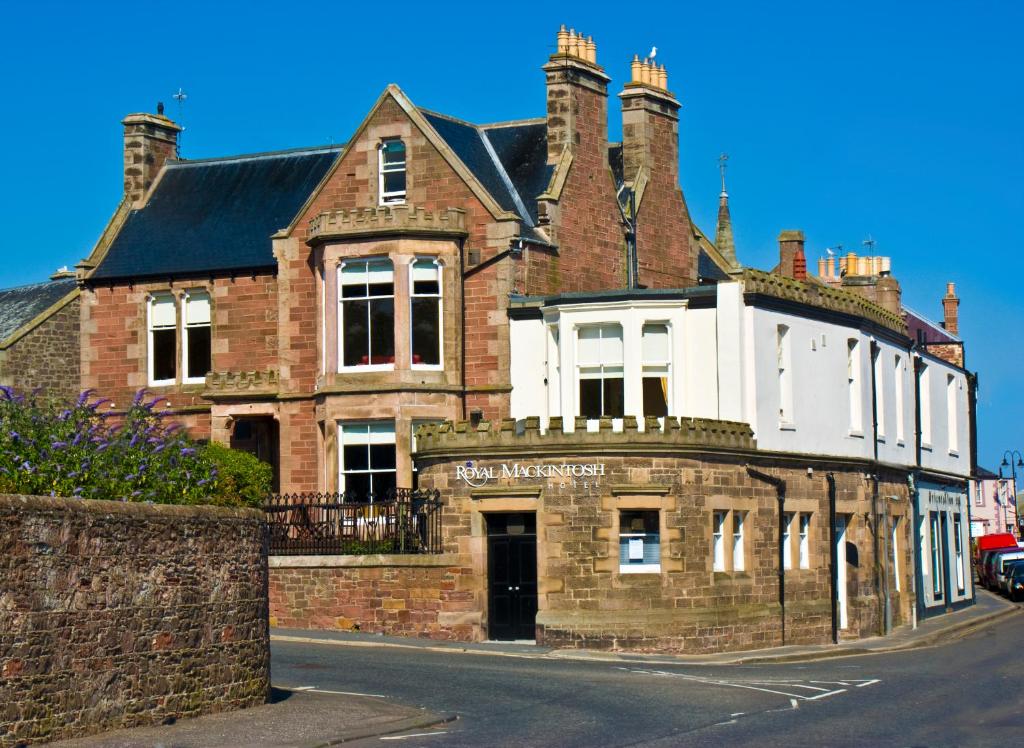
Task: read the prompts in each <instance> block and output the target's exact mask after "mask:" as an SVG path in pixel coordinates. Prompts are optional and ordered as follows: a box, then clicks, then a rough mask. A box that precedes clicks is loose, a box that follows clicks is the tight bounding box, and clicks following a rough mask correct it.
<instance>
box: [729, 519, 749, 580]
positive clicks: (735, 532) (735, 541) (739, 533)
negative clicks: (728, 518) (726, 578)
mask: <svg viewBox="0 0 1024 748" xmlns="http://www.w3.org/2000/svg"><path fill="white" fill-rule="evenodd" d="M745 519H746V517H745V516H744V514H743V512H736V511H734V512H733V513H732V570H733V571H743V570H744V568H746V564H745V557H744V552H745V550H746V545H745V543H744V542H743V539H744V531H743V525H744V520H745Z"/></svg>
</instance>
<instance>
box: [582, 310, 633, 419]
mask: <svg viewBox="0 0 1024 748" xmlns="http://www.w3.org/2000/svg"><path fill="white" fill-rule="evenodd" d="M622 356H623V353H622V326H621V325H592V326H588V327H581V328H580V329H579V333H578V341H577V356H576V360H577V362H578V366H577V375H578V379H579V413H580V415H581V416H585V417H586V418H600V417H602V416H610V417H612V418H621V417H622V415H623V413H624V406H625V399H624V386H623V368H622Z"/></svg>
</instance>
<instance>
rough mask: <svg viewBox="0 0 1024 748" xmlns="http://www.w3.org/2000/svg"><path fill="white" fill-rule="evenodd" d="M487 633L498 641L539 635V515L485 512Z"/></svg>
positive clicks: (532, 637) (532, 638)
mask: <svg viewBox="0 0 1024 748" xmlns="http://www.w3.org/2000/svg"><path fill="white" fill-rule="evenodd" d="M484 516H485V518H486V520H487V587H488V593H487V620H488V626H487V635H488V637H489V638H491V639H493V640H498V641H514V640H517V639H527V640H534V639H536V637H537V629H536V620H537V515H536V514H534V513H533V512H515V513H508V514H505V513H502V514H498V513H494V514H485V515H484Z"/></svg>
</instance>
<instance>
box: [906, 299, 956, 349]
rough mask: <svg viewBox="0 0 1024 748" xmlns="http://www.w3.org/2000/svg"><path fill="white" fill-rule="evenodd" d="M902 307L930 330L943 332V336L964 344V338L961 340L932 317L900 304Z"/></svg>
mask: <svg viewBox="0 0 1024 748" xmlns="http://www.w3.org/2000/svg"><path fill="white" fill-rule="evenodd" d="M900 306H901V307H903V311H905V312H908V313H910V314H913V315H914V316H915V317H916V318H917V319H918V320H920V321H921V322H923V323H925V324H926V325H928V326H929V327H930V328H932V329H933V330H935V331H936V332H941V333H942V334H943V335H945V336H947V337H950V338H952V339H953V340H954V341H956V342H957V343H962V342H963V338H961V337H960V336H959V335H954V334H953V333H951V332H950V331H949V330H947V329H946V328H945V327H943V326H942V325H941V324H940V323H938V322H936V321H935V320H933V319H931V318H930V317H926V316H924V315H923V314H921V313H920V312H918V311H917V310H916V309H913V308H912V307H909V306H907V305H906V304H900Z"/></svg>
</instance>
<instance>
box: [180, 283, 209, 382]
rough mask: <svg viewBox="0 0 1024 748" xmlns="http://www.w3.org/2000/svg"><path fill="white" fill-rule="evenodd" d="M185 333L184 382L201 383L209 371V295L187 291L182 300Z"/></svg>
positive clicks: (183, 343) (183, 350) (183, 344)
mask: <svg viewBox="0 0 1024 748" xmlns="http://www.w3.org/2000/svg"><path fill="white" fill-rule="evenodd" d="M183 306H184V309H185V325H184V328H185V333H184V338H183V340H182V358H183V359H184V361H185V381H186V382H202V381H203V380H204V379H205V378H206V375H207V373H208V372H209V371H210V294H208V293H206V292H205V291H189V292H188V293H187V294H186V295H185V298H184V303H183Z"/></svg>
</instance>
